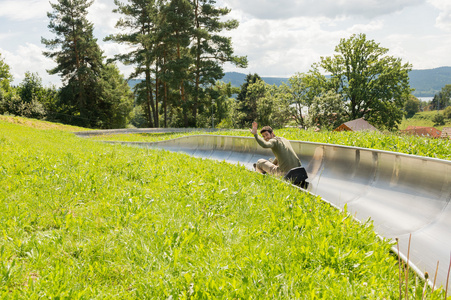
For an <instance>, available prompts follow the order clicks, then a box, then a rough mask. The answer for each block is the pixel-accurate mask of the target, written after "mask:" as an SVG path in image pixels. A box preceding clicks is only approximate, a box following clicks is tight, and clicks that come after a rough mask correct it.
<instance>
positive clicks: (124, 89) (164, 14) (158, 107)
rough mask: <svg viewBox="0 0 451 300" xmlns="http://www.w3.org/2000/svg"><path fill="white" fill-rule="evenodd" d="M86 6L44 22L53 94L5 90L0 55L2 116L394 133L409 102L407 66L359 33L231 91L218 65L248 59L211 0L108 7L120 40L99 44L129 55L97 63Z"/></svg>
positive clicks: (77, 0)
mask: <svg viewBox="0 0 451 300" xmlns="http://www.w3.org/2000/svg"><path fill="white" fill-rule="evenodd" d="M92 3H93V2H92V1H88V2H86V1H83V0H58V2H56V3H51V5H52V9H53V11H52V12H49V13H48V17H49V20H50V22H49V25H48V27H49V29H50V32H51V33H53V34H54V35H55V37H54V38H53V39H45V38H42V43H43V44H45V45H46V47H47V48H48V51H46V52H44V55H46V56H47V57H50V58H52V59H54V60H55V62H56V63H57V66H56V67H55V68H53V69H51V70H49V73H50V74H58V75H60V76H61V79H62V82H63V86H62V88H61V89H59V90H56V89H55V88H43V87H42V84H41V83H40V78H39V76H38V75H37V74H31V73H27V74H26V76H25V80H24V82H23V83H22V84H20V86H19V87H17V88H11V87H9V81H10V80H11V78H10V77H8V68H7V65H6V64H5V63H4V62H3V60H1V57H0V69H2V70H3V69H5V71H2V72H3V73H0V80H2V78H4V80H3V81H0V113H4V112H9V113H13V114H19V115H20V114H22V115H26V116H30V117H46V118H48V119H52V120H60V121H63V122H64V123H70V124H75V125H81V126H88V127H95V128H120V127H125V126H130V125H132V126H136V127H224V128H246V127H249V126H250V124H251V123H252V122H253V121H257V122H259V123H261V124H269V125H271V126H273V127H276V128H277V127H283V126H286V125H296V126H300V127H304V128H305V127H312V126H313V127H318V128H325V129H334V128H336V127H337V126H339V125H340V124H341V123H343V122H346V121H349V120H353V119H357V118H362V117H363V118H365V119H366V120H368V121H369V122H370V123H371V124H373V125H374V126H376V127H378V128H380V129H389V130H392V129H396V128H397V126H398V125H399V124H400V122H401V121H402V118H403V117H404V116H405V115H407V116H409V115H410V114H411V113H412V111H413V110H415V109H417V107H418V105H417V102H416V101H415V99H413V98H412V97H413V96H412V95H411V92H412V89H411V88H410V86H409V77H408V72H409V71H410V70H411V65H410V64H409V63H403V62H402V61H401V59H399V58H396V57H393V56H389V55H388V51H389V50H388V49H387V48H384V47H381V46H380V45H379V44H378V43H376V42H375V41H373V40H369V39H367V37H366V35H365V34H354V35H352V36H351V37H349V38H347V39H346V38H343V39H341V40H340V42H339V44H338V45H337V46H336V47H335V54H334V55H333V56H329V57H321V58H320V60H319V61H318V62H317V63H314V64H313V65H312V68H311V70H310V71H308V72H307V73H297V74H295V75H294V76H292V77H290V78H289V80H288V82H287V83H284V84H282V85H281V86H275V85H272V86H271V85H268V84H266V83H265V82H263V81H262V80H261V78H260V76H258V74H249V75H248V76H247V77H246V81H245V82H244V83H243V85H242V86H241V87H240V88H233V87H231V85H230V84H226V83H223V82H220V81H219V80H220V79H221V78H222V77H223V76H224V73H223V68H222V66H223V63H225V62H231V63H233V64H235V65H236V66H239V67H246V65H247V59H246V57H239V56H235V55H234V54H233V49H232V44H231V40H230V38H228V37H224V36H222V35H221V34H222V33H223V32H224V31H227V30H231V29H234V28H236V27H237V26H238V22H237V21H236V20H226V18H225V17H226V16H227V14H228V13H229V12H230V10H229V9H227V8H219V7H216V5H215V1H213V0H189V1H188V0H172V1H164V0H129V1H128V2H127V3H122V2H120V1H119V0H115V5H116V9H114V12H115V13H118V14H119V15H120V18H119V20H118V21H117V23H116V28H117V29H119V33H117V34H111V35H109V36H107V37H105V41H111V42H116V43H120V44H124V45H127V46H128V49H130V50H129V51H128V52H127V53H122V54H117V55H116V56H115V57H114V58H110V59H106V58H105V57H104V56H103V53H102V51H101V50H100V47H99V46H98V44H97V40H96V39H95V38H94V36H93V28H94V26H93V24H92V23H90V22H89V21H88V20H87V18H86V16H87V9H88V7H89V6H90V5H92ZM114 61H121V62H122V63H124V64H126V65H133V66H134V72H133V73H132V74H131V75H130V78H140V79H141V80H139V81H138V84H136V85H135V87H134V91H133V92H132V91H131V90H130V88H129V86H128V84H127V81H126V80H125V79H124V78H123V76H122V75H121V74H120V72H119V70H118V68H117V66H116V65H115V63H114ZM5 74H6V75H5ZM324 74H327V76H326V75H324ZM232 95H233V97H232ZM449 97H450V93H449V91H448V90H446V89H444V90H442V92H441V94H439V95H436V97H434V100H433V101H432V103H431V105H432V106H440V105H442V107H443V105H445V106H446V105H449ZM412 101H413V102H412ZM434 101H435V102H434Z"/></svg>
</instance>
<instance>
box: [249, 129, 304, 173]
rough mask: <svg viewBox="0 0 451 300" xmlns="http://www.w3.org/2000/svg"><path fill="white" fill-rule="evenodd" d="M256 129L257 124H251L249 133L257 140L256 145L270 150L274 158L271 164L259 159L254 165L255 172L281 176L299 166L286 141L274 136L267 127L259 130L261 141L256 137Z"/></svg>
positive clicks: (297, 159)
mask: <svg viewBox="0 0 451 300" xmlns="http://www.w3.org/2000/svg"><path fill="white" fill-rule="evenodd" d="M257 128H258V124H257V123H256V122H253V123H252V129H251V130H250V131H251V133H252V134H253V135H254V137H255V139H256V140H257V143H258V144H259V145H260V146H262V147H263V148H271V151H272V153H274V156H275V157H276V158H275V159H274V160H273V161H272V162H271V161H269V160H266V159H259V160H258V161H257V163H256V164H254V167H255V170H256V171H258V172H260V173H263V174H264V173H269V174H274V175H279V176H282V175H285V174H286V173H287V172H288V171H290V170H291V169H293V168H297V167H300V166H301V161H300V160H299V158H298V156H297V155H296V153H295V152H294V150H293V148H292V147H291V144H290V142H289V141H288V140H287V139H285V138H283V137H278V136H276V135H275V134H274V132H273V130H272V128H271V127H269V126H265V127H263V128H262V129H261V130H260V133H261V135H262V137H263V139H262V138H261V137H259V136H258V133H257Z"/></svg>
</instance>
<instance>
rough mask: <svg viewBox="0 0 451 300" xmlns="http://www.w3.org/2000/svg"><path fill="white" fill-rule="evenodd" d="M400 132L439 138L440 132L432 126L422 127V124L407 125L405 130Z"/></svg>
mask: <svg viewBox="0 0 451 300" xmlns="http://www.w3.org/2000/svg"><path fill="white" fill-rule="evenodd" d="M401 132H403V133H406V134H412V135H417V136H425V137H433V138H439V137H440V136H441V134H442V132H441V131H440V130H438V129H437V128H434V127H423V126H408V127H407V128H406V129H405V130H401Z"/></svg>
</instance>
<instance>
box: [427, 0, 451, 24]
mask: <svg viewBox="0 0 451 300" xmlns="http://www.w3.org/2000/svg"><path fill="white" fill-rule="evenodd" d="M429 3H431V4H432V5H433V6H434V7H436V8H438V9H439V10H440V14H439V15H438V17H437V19H436V26H437V27H438V28H440V29H444V30H449V31H451V2H450V1H449V0H429Z"/></svg>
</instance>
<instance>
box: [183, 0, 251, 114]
mask: <svg viewBox="0 0 451 300" xmlns="http://www.w3.org/2000/svg"><path fill="white" fill-rule="evenodd" d="M215 3H216V1H215V0H192V5H193V9H194V31H193V38H192V40H193V42H192V47H191V55H192V56H193V58H194V65H193V71H192V72H193V73H194V78H195V82H194V91H193V98H194V99H193V118H194V120H196V118H197V112H198V106H199V101H200V100H201V99H202V98H203V97H204V95H205V89H204V88H203V87H207V86H211V85H214V84H215V82H216V81H217V80H219V79H221V78H222V77H223V76H224V72H223V68H222V64H224V63H225V62H232V63H234V64H235V65H237V66H239V67H246V66H247V58H246V57H238V56H234V55H233V48H232V41H231V39H230V38H228V37H225V36H222V35H220V33H221V32H223V31H224V30H232V29H235V28H237V27H238V25H239V23H238V21H236V20H227V21H223V18H224V17H225V16H226V15H228V14H229V13H230V9H228V8H218V7H216V6H215Z"/></svg>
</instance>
